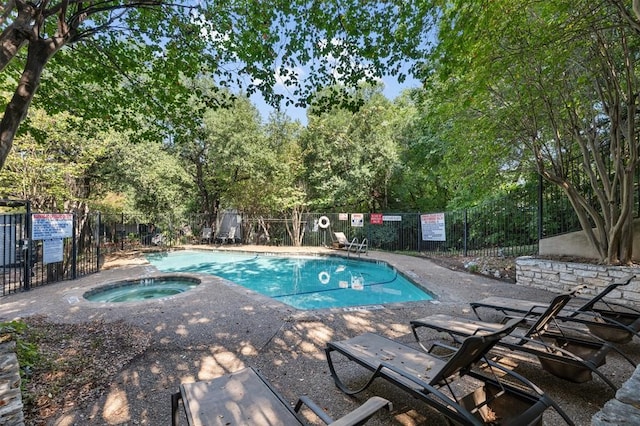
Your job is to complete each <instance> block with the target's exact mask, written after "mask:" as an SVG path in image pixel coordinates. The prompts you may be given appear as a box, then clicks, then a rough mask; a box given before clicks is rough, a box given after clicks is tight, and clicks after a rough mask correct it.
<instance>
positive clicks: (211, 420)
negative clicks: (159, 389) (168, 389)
mask: <svg viewBox="0 0 640 426" xmlns="http://www.w3.org/2000/svg"><path fill="white" fill-rule="evenodd" d="M181 400H182V402H183V406H184V411H185V414H186V417H187V422H188V423H189V424H190V425H206V426H215V425H220V426H222V425H255V426H261V425H265V426H266V425H269V426H273V425H287V426H288V425H302V424H306V423H304V422H303V421H302V419H301V418H300V416H299V414H298V412H299V411H300V409H301V408H302V406H303V405H306V406H307V407H309V408H310V409H311V411H313V412H314V413H315V414H316V415H317V416H318V417H319V418H320V419H321V420H322V421H323V422H324V423H326V424H328V425H334V426H347V425H361V424H364V423H365V422H366V421H367V420H368V419H369V418H370V417H372V416H373V415H374V414H376V413H377V412H378V411H379V410H380V409H382V408H386V409H388V410H391V408H392V407H391V403H390V402H389V401H387V400H386V399H383V398H380V397H376V396H374V397H371V398H370V399H369V400H367V401H366V402H365V403H364V404H362V405H361V406H359V407H358V408H356V409H355V410H354V411H352V412H350V413H348V414H346V415H345V416H344V417H342V418H340V419H338V420H335V421H334V420H333V419H332V418H331V417H329V416H328V415H327V414H326V413H325V412H324V411H323V410H322V408H321V407H319V406H318V405H316V404H315V403H313V402H312V401H311V400H310V399H309V398H307V397H301V398H300V399H299V400H298V402H297V403H296V405H295V407H293V408H292V407H291V404H289V403H288V402H287V401H285V400H284V399H283V398H282V396H281V395H280V394H279V393H278V392H277V391H276V390H275V389H274V388H273V387H272V386H271V384H270V383H269V382H268V381H267V380H266V379H265V378H264V377H263V376H262V375H261V374H260V373H259V372H258V371H256V370H254V369H253V368H251V367H248V368H244V369H242V370H240V371H236V372H235V373H231V374H226V375H224V376H221V377H218V378H216V379H214V380H212V381H209V382H195V383H183V384H182V385H180V389H179V391H178V392H177V393H174V394H173V395H171V416H172V419H171V422H172V425H174V426H175V425H177V424H178V416H179V410H178V406H179V402H180V401H181Z"/></svg>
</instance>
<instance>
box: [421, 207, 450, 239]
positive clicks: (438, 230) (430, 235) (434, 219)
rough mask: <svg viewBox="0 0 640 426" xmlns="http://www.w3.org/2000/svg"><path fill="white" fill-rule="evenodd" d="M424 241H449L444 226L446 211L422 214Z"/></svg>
mask: <svg viewBox="0 0 640 426" xmlns="http://www.w3.org/2000/svg"><path fill="white" fill-rule="evenodd" d="M420 224H421V225H422V241H447V236H446V232H445V226H444V213H431V214H423V215H420Z"/></svg>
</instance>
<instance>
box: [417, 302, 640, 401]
mask: <svg viewBox="0 0 640 426" xmlns="http://www.w3.org/2000/svg"><path fill="white" fill-rule="evenodd" d="M572 297H573V294H572V293H571V292H569V293H563V294H560V295H558V296H556V297H555V298H554V299H553V301H552V302H551V303H550V304H549V306H548V307H547V309H546V311H544V312H543V313H542V314H540V315H539V316H538V317H536V321H535V323H534V324H533V325H532V326H531V327H530V328H529V329H528V330H526V331H524V332H522V331H523V330H522V329H514V330H512V332H511V333H510V334H509V335H508V336H504V337H503V338H502V339H501V340H500V341H499V342H497V343H496V347H497V348H504V349H508V350H510V351H517V352H521V353H525V354H528V355H532V356H535V357H536V358H537V359H538V361H539V362H540V365H541V366H542V368H543V369H544V370H546V371H548V372H549V373H551V374H553V375H555V376H557V377H560V378H563V379H566V380H569V381H571V382H575V383H583V382H586V381H589V380H591V379H592V378H593V376H592V373H595V374H596V375H598V376H599V377H600V378H601V379H602V380H603V381H604V382H605V383H606V384H608V385H609V386H610V387H611V388H613V390H614V391H615V390H617V387H616V385H615V384H614V383H613V382H611V380H609V378H608V377H607V376H606V375H605V374H603V373H602V372H601V371H599V370H598V368H599V367H600V366H602V365H604V363H605V362H606V357H607V354H608V353H609V352H611V351H614V352H617V353H619V354H620V355H622V356H623V357H624V358H625V359H626V360H627V361H628V362H629V363H630V364H631V365H632V366H633V367H634V368H635V366H636V363H635V362H634V361H633V360H631V359H630V358H629V357H628V356H627V355H625V354H624V353H622V352H621V351H620V350H619V349H617V348H616V347H615V346H614V345H613V344H612V343H611V342H606V341H604V340H600V339H594V340H591V339H588V338H582V337H580V336H578V335H576V334H573V335H568V334H566V333H564V332H563V329H562V328H560V327H558V326H556V327H552V326H551V325H553V322H554V321H555V317H556V315H557V314H558V312H560V311H561V310H562V309H563V308H564V307H565V306H566V304H567V303H568V302H569V300H570V299H571V298H572ZM421 327H426V328H429V329H432V330H436V331H438V332H445V333H448V334H449V335H450V336H451V337H452V339H453V340H454V341H457V342H460V341H461V339H463V338H468V337H469V336H478V335H483V334H485V333H494V332H496V331H497V330H500V329H501V328H502V327H503V324H501V323H492V322H482V321H476V320H472V319H467V318H461V317H454V316H450V315H441V314H439V315H431V316H428V317H426V318H421V319H418V320H414V321H411V329H412V331H413V335H414V337H415V338H416V341H418V342H419V341H420V338H419V336H418V332H417V329H419V328H421ZM425 349H426V348H425Z"/></svg>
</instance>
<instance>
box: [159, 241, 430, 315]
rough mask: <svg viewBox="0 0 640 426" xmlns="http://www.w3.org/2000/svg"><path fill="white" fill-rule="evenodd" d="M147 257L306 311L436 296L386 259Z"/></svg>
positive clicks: (197, 253)
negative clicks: (385, 260)
mask: <svg viewBox="0 0 640 426" xmlns="http://www.w3.org/2000/svg"><path fill="white" fill-rule="evenodd" d="M147 260H148V261H149V262H150V263H151V264H152V265H153V266H155V267H156V268H157V269H158V270H159V271H161V272H186V273H189V272H191V273H200V274H210V275H216V276H219V277H222V278H225V279H227V280H229V281H232V282H234V283H236V284H239V285H241V286H243V287H246V288H248V289H251V290H253V291H256V292H258V293H260V294H263V295H265V296H268V297H271V298H273V299H276V300H279V301H281V302H283V303H286V304H288V305H290V306H293V307H294V308H297V309H302V310H309V309H323V308H336V307H353V306H363V305H380V304H386V303H397V302H407V301H418V300H431V299H433V297H432V296H431V295H430V294H429V293H427V292H425V291H424V290H422V289H420V288H419V287H418V286H416V285H414V284H413V283H411V282H410V281H409V280H407V279H406V278H405V277H404V276H402V275H401V274H399V273H398V272H397V271H396V270H395V269H394V268H391V267H390V266H389V265H387V264H386V263H383V262H368V261H363V260H355V259H347V258H343V257H338V256H326V257H320V256H300V257H298V256H294V257H280V256H271V255H262V254H261V255H257V254H252V253H229V252H209V251H195V250H185V251H175V252H169V253H154V254H148V255H147Z"/></svg>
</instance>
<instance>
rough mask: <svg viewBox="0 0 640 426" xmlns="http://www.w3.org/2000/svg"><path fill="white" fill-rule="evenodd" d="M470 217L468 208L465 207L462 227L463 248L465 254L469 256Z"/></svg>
mask: <svg viewBox="0 0 640 426" xmlns="http://www.w3.org/2000/svg"><path fill="white" fill-rule="evenodd" d="M467 220H468V217H467V209H464V226H463V227H462V228H463V230H462V239H463V242H462V250H463V252H464V256H465V257H467V255H468V254H469V252H468V250H469V248H468V239H469V233H468V232H467V227H468V226H469V224H468V223H467Z"/></svg>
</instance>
